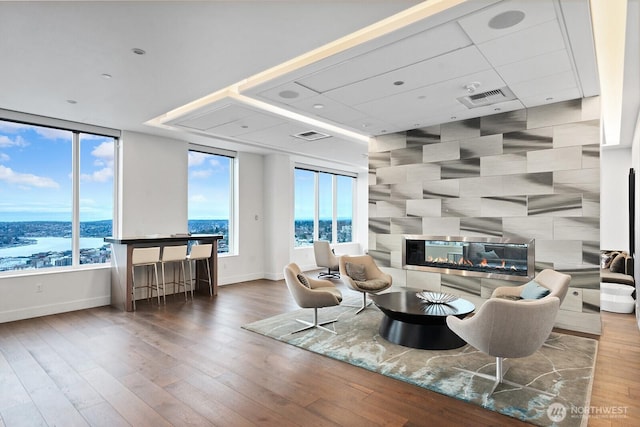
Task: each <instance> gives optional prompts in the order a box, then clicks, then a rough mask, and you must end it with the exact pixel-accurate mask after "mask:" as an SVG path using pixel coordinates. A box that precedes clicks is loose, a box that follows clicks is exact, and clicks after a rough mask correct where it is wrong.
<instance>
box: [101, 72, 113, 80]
mask: <svg viewBox="0 0 640 427" xmlns="http://www.w3.org/2000/svg"><path fill="white" fill-rule="evenodd" d="M100 77H102V78H103V79H107V80H109V79H110V78H111V77H113V76H112V75H111V74H107V73H103V74H100Z"/></svg>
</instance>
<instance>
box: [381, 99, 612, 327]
mask: <svg viewBox="0 0 640 427" xmlns="http://www.w3.org/2000/svg"><path fill="white" fill-rule="evenodd" d="M598 117H599V100H598V99H597V98H592V99H582V100H580V99H578V100H573V101H566V102H561V103H557V104H550V105H546V106H541V107H535V108H530V109H523V110H519V111H515V112H510V113H504V114H496V115H492V116H487V117H482V118H478V119H470V120H464V121H458V122H452V123H444V124H440V125H438V126H430V127H427V128H422V129H414V130H410V131H407V132H402V133H398V134H392V135H384V136H382V137H377V138H375V141H373V142H372V143H371V145H370V153H369V169H370V174H372V175H374V179H370V189H369V195H370V207H371V209H370V213H369V214H370V227H369V234H370V239H369V241H370V252H371V253H372V255H373V256H374V258H376V261H378V262H379V263H380V264H381V265H382V266H383V267H385V268H387V269H388V271H389V272H390V274H392V275H393V276H394V281H396V279H397V281H398V283H402V284H405V283H406V285H407V286H410V284H411V283H410V282H413V283H416V284H418V286H420V285H423V284H424V285H427V284H428V287H429V288H433V289H437V287H438V284H439V285H440V289H445V290H447V289H448V290H452V291H453V290H460V292H461V293H464V294H465V295H473V296H474V298H475V296H477V298H487V297H488V296H489V295H490V291H491V289H493V288H494V287H495V286H494V283H493V282H491V281H489V280H488V279H482V280H479V279H477V278H468V277H463V276H454V275H446V274H434V273H427V272H421V271H409V270H405V269H403V268H402V264H401V262H402V259H401V253H402V248H401V236H402V234H424V235H432V236H491V237H503V238H519V239H535V240H536V242H537V244H536V270H537V271H539V270H541V269H544V268H554V269H556V270H560V271H564V272H567V273H568V274H571V275H572V281H571V286H572V288H575V289H579V290H580V292H578V295H576V296H575V297H574V300H575V301H577V303H576V304H571V308H572V310H580V307H582V312H574V311H571V313H572V314H567V315H563V316H562V319H563V320H562V324H563V326H565V327H567V326H570V325H568V324H567V323H569V324H571V323H572V322H573V323H574V324H575V329H576V330H584V328H583V326H582V325H580V323H585V324H588V325H591V326H589V328H591V329H592V330H590V332H592V333H599V328H598V327H597V322H593V321H592V320H593V319H592V317H593V313H594V312H597V310H598V306H597V304H598V303H597V298H595V297H593V298H591V297H592V296H593V295H596V293H597V291H598V289H599V268H598V262H599V245H600V242H599V239H600V237H599V235H600V218H599V213H600V166H599V163H600V146H599V135H600V129H599V128H600V121H599V119H598ZM409 276H410V277H409ZM423 278H424V280H423ZM409 279H410V280H409ZM480 283H485V284H486V286H484V288H485V289H484V291H483V290H482V289H481V286H480ZM506 284H507V285H508V284H513V285H517V284H518V283H516V282H506ZM496 286H497V284H496ZM581 295H582V296H581ZM585 295H586V296H585ZM589 298H591V299H589ZM575 301H574V302H575ZM580 301H582V303H581V304H580ZM565 309H566V307H564V308H563V310H561V311H564V310H565ZM567 313H568V311H567ZM581 316H583V317H584V319H583V318H581Z"/></svg>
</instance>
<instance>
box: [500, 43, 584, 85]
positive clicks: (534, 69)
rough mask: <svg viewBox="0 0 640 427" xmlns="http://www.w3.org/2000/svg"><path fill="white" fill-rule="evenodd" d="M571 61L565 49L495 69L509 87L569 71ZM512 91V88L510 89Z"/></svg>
mask: <svg viewBox="0 0 640 427" xmlns="http://www.w3.org/2000/svg"><path fill="white" fill-rule="evenodd" d="M571 69H572V67H571V59H570V58H569V54H568V52H567V50H566V49H560V50H556V51H554V52H549V53H545V54H542V55H538V56H534V57H533V58H528V59H525V60H523V61H518V62H512V63H510V64H507V65H502V66H500V67H496V70H497V71H498V74H500V76H501V77H502V78H503V79H504V81H505V82H506V83H507V84H508V85H509V87H511V86H512V85H514V84H516V83H520V82H526V81H530V80H533V79H538V78H540V77H544V76H550V75H553V74H558V73H559V72H562V71H569V70H571ZM512 89H513V88H512Z"/></svg>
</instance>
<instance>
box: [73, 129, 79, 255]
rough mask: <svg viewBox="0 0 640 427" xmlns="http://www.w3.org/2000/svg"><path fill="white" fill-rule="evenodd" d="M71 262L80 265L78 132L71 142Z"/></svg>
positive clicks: (74, 133) (74, 134)
mask: <svg viewBox="0 0 640 427" xmlns="http://www.w3.org/2000/svg"><path fill="white" fill-rule="evenodd" d="M71 180H72V184H71V188H72V190H71V191H72V197H71V260H72V261H71V263H72V265H74V266H76V265H80V134H79V133H78V132H73V138H72V143H71Z"/></svg>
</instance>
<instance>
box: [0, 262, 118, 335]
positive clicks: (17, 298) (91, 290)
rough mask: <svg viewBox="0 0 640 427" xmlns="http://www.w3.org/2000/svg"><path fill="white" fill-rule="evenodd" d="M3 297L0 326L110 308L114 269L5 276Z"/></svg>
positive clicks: (1, 282)
mask: <svg viewBox="0 0 640 427" xmlns="http://www.w3.org/2000/svg"><path fill="white" fill-rule="evenodd" d="M38 288H40V289H42V291H41V292H38ZM0 295H2V297H1V298H0V323H2V322H10V321H14V320H20V319H28V318H31V317H38V316H46V315H49V314H55V313H64V312H67V311H73V310H80V309H84V308H91V307H100V306H103V305H109V303H110V302H111V268H110V266H104V265H103V266H101V267H78V268H77V269H74V270H65V271H62V270H57V271H55V270H48V271H46V270H41V271H34V272H30V273H27V274H25V273H21V274H20V275H15V276H2V277H1V278H0Z"/></svg>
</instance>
